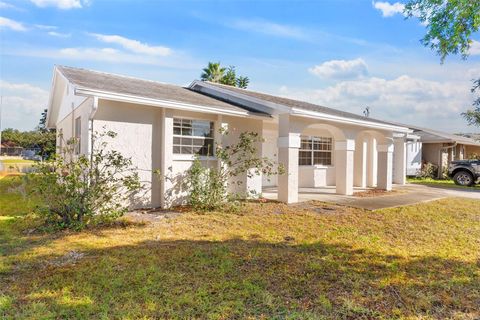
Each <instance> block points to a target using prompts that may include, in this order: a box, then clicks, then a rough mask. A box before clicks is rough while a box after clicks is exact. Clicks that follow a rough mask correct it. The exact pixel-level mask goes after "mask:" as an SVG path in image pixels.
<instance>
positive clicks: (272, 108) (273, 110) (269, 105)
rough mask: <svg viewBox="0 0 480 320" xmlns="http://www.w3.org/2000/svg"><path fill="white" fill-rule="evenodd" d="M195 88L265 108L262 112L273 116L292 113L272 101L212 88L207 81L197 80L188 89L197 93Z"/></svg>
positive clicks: (287, 108) (215, 87) (218, 87)
mask: <svg viewBox="0 0 480 320" xmlns="http://www.w3.org/2000/svg"><path fill="white" fill-rule="evenodd" d="M195 86H200V87H203V88H208V89H211V90H213V91H215V92H217V93H221V94H220V95H218V97H220V98H222V95H228V96H231V97H234V98H237V99H241V100H245V101H249V102H252V103H254V104H255V105H260V106H265V107H266V108H262V109H264V110H260V111H262V112H266V113H269V114H271V115H276V114H281V113H285V112H289V111H290V108H289V107H286V106H283V105H281V104H276V103H273V102H270V101H265V100H262V99H259V98H255V97H251V96H249V95H246V94H241V93H238V92H234V91H231V90H228V89H225V88H222V87H220V86H212V85H210V84H209V83H207V82H205V81H199V80H195V81H193V82H192V83H191V84H190V85H189V86H188V88H190V89H192V90H194V91H195V89H193V88H194V87H195ZM252 108H255V107H252ZM257 109H258V108H257Z"/></svg>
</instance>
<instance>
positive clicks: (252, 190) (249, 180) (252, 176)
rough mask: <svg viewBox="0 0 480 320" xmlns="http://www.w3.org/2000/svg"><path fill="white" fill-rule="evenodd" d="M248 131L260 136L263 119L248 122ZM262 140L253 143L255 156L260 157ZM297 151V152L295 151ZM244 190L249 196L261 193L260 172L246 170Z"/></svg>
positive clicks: (255, 196)
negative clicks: (255, 150)
mask: <svg viewBox="0 0 480 320" xmlns="http://www.w3.org/2000/svg"><path fill="white" fill-rule="evenodd" d="M248 130H249V131H254V132H257V133H258V134H259V136H260V137H262V132H263V121H261V120H260V121H255V123H252V122H251V124H250V126H249V129H248ZM262 145H263V143H262V142H257V143H255V147H256V148H257V156H258V157H262ZM297 153H298V152H297ZM245 191H246V192H247V196H248V197H250V198H258V197H260V195H261V194H262V173H261V172H257V170H256V169H253V168H252V169H250V170H248V172H247V174H246V177H245Z"/></svg>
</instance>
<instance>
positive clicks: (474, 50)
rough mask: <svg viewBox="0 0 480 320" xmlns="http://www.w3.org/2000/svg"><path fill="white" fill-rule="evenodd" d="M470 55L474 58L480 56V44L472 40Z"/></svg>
mask: <svg viewBox="0 0 480 320" xmlns="http://www.w3.org/2000/svg"><path fill="white" fill-rule="evenodd" d="M468 53H469V54H470V55H472V56H477V55H480V42H479V41H475V40H472V43H471V44H470V49H469V50H468Z"/></svg>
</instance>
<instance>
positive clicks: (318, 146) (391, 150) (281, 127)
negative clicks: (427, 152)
mask: <svg viewBox="0 0 480 320" xmlns="http://www.w3.org/2000/svg"><path fill="white" fill-rule="evenodd" d="M369 120H370V119H368V118H363V119H348V120H346V119H345V118H343V119H342V118H337V119H335V118H333V117H330V118H326V117H324V116H317V115H314V114H312V113H309V114H305V112H304V111H299V112H297V113H294V114H292V113H289V114H280V115H278V124H277V123H276V124H265V125H264V130H263V133H264V137H265V138H266V142H265V143H264V147H263V148H262V149H263V155H264V156H268V157H273V158H274V159H276V160H278V163H280V164H282V165H283V166H284V168H285V174H283V175H279V176H278V177H275V178H273V179H266V178H264V179H263V183H262V189H263V190H262V193H263V194H264V196H265V195H268V198H272V197H273V196H274V195H276V200H279V201H282V202H286V203H296V202H299V201H306V199H307V198H311V197H306V196H305V195H309V194H310V195H315V194H337V195H344V196H351V195H353V193H354V192H357V191H365V190H368V189H372V188H378V189H382V190H387V191H390V190H392V185H393V184H394V183H395V184H398V185H403V184H405V179H406V150H405V148H406V144H405V142H406V136H407V133H409V132H410V130H409V129H407V128H403V127H397V126H394V125H391V124H388V123H380V122H378V121H375V122H372V121H369Z"/></svg>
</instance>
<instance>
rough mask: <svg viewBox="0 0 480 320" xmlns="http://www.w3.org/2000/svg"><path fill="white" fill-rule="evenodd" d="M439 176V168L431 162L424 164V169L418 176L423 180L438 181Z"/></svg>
mask: <svg viewBox="0 0 480 320" xmlns="http://www.w3.org/2000/svg"><path fill="white" fill-rule="evenodd" d="M437 175H438V167H437V166H436V165H434V164H433V163H431V162H425V163H423V164H422V168H421V169H420V170H419V171H418V172H417V176H418V177H419V178H422V179H428V178H431V179H436V178H437Z"/></svg>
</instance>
